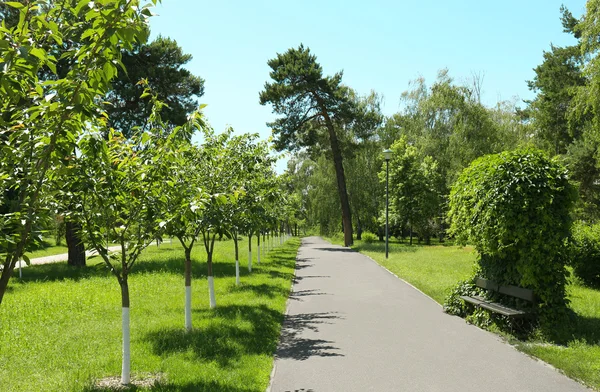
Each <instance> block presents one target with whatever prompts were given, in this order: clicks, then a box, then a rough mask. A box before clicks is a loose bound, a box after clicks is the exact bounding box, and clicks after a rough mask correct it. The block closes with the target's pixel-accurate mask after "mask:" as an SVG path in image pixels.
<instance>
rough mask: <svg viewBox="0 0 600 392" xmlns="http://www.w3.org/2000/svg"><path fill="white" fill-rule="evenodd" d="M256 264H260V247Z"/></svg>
mask: <svg viewBox="0 0 600 392" xmlns="http://www.w3.org/2000/svg"><path fill="white" fill-rule="evenodd" d="M256 257H257V259H256V262H257V263H258V264H260V245H258V251H257V252H256Z"/></svg>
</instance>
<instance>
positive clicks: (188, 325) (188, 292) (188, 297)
mask: <svg viewBox="0 0 600 392" xmlns="http://www.w3.org/2000/svg"><path fill="white" fill-rule="evenodd" d="M185 330H186V331H191V330H192V286H185Z"/></svg>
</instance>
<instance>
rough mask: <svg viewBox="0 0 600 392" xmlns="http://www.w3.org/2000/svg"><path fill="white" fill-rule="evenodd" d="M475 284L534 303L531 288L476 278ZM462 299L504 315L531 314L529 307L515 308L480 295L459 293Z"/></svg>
mask: <svg viewBox="0 0 600 392" xmlns="http://www.w3.org/2000/svg"><path fill="white" fill-rule="evenodd" d="M475 285H476V286H477V287H480V288H482V289H485V290H488V291H493V292H496V293H500V294H503V295H506V296H509V297H514V298H519V299H522V300H524V301H527V302H530V303H531V304H534V303H535V296H534V294H533V291H532V290H529V289H524V288H522V287H517V286H501V285H499V284H498V283H496V282H493V281H491V280H488V279H483V278H477V279H476V280H475ZM460 298H461V299H462V300H463V301H465V302H469V303H471V304H473V305H475V306H477V307H479V308H483V309H487V310H489V311H491V312H494V313H498V314H501V315H503V316H506V317H515V318H516V317H526V316H530V315H531V309H516V308H511V307H508V306H506V305H502V304H499V303H497V302H491V301H490V300H488V299H486V298H483V297H480V296H476V295H474V296H472V297H469V296H466V295H461V297H460Z"/></svg>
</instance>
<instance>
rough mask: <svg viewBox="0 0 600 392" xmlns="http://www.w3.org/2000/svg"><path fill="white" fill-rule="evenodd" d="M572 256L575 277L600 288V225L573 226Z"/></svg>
mask: <svg viewBox="0 0 600 392" xmlns="http://www.w3.org/2000/svg"><path fill="white" fill-rule="evenodd" d="M570 256H571V260H570V261H571V265H572V266H573V272H574V273H575V275H577V276H578V277H579V278H580V279H581V280H582V281H583V282H585V283H586V284H588V285H591V286H595V287H598V286H600V224H595V225H592V226H589V225H586V224H585V223H583V222H578V223H577V224H575V225H573V246H572V248H571V252H570Z"/></svg>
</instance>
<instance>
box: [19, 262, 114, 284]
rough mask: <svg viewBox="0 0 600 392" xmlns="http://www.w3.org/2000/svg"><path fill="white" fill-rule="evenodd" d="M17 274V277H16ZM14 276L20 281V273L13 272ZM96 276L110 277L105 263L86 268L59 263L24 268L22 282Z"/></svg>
mask: <svg viewBox="0 0 600 392" xmlns="http://www.w3.org/2000/svg"><path fill="white" fill-rule="evenodd" d="M15 273H16V275H15ZM13 276H14V277H16V278H17V279H18V271H14V272H13ZM95 276H101V277H104V276H110V271H109V270H108V268H106V265H105V264H104V263H101V264H100V263H99V260H98V262H95V263H94V264H91V263H90V264H89V265H88V266H86V267H71V266H69V265H68V264H67V262H66V261H65V262H58V263H51V264H34V265H31V266H29V267H27V268H23V279H21V281H22V282H54V281H63V280H73V281H76V282H77V281H79V280H82V279H89V278H91V277H95Z"/></svg>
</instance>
